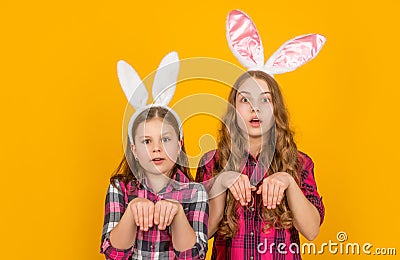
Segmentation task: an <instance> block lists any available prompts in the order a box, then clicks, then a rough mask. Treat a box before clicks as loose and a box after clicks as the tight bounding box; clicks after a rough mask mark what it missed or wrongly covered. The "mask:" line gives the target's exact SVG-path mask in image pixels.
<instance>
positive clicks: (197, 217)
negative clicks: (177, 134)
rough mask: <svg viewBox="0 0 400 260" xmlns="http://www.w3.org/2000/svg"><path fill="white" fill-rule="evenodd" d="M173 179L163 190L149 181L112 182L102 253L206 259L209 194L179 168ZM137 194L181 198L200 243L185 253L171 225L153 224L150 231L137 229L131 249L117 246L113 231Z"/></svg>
mask: <svg viewBox="0 0 400 260" xmlns="http://www.w3.org/2000/svg"><path fill="white" fill-rule="evenodd" d="M173 179H174V180H176V181H171V182H169V184H168V185H167V186H166V187H164V188H163V189H162V190H161V191H160V192H159V193H157V194H155V193H153V192H152V191H151V188H149V187H148V186H147V185H146V183H134V182H130V183H128V185H125V184H124V183H123V182H120V181H117V182H115V186H116V187H114V186H113V185H111V184H110V186H109V188H108V192H107V196H106V203H105V217H104V226H103V234H102V245H101V249H100V252H101V253H103V254H104V255H105V256H106V259H121V260H122V259H205V256H206V252H207V241H208V238H207V224H208V197H207V193H206V191H205V189H204V187H203V186H202V185H201V184H198V183H194V182H189V179H188V178H187V177H186V176H185V175H184V174H183V173H182V172H181V171H179V170H178V172H177V173H176V174H175V175H174V177H173ZM136 197H142V198H147V199H149V200H151V201H153V202H157V201H159V200H162V199H173V200H177V201H179V202H180V203H181V204H182V206H183V209H184V212H185V215H186V217H187V219H188V221H189V223H190V225H191V226H192V228H193V230H194V232H195V234H196V238H197V239H196V244H195V245H194V246H193V248H191V249H188V250H186V251H184V252H179V251H176V250H174V248H173V245H172V236H173V235H179V234H172V233H171V229H170V227H168V228H167V229H166V230H159V229H158V227H157V226H153V227H152V228H150V229H149V231H147V232H145V231H141V230H140V229H138V230H137V235H136V241H135V244H134V246H132V247H131V248H129V249H127V250H120V249H117V248H114V247H113V246H112V245H111V243H110V239H109V237H110V232H111V231H112V230H113V228H114V227H115V226H116V225H117V224H118V222H119V221H120V219H121V217H122V215H123V214H124V212H125V209H126V208H127V206H128V203H129V202H130V201H131V200H133V199H134V198H136Z"/></svg>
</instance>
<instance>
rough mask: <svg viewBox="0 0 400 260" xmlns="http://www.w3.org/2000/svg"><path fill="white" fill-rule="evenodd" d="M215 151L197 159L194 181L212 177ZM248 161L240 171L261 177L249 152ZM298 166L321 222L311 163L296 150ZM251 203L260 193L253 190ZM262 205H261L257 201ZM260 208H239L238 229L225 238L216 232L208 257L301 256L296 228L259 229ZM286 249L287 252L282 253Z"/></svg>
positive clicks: (260, 259) (261, 259)
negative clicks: (264, 230) (299, 164)
mask: <svg viewBox="0 0 400 260" xmlns="http://www.w3.org/2000/svg"><path fill="white" fill-rule="evenodd" d="M217 155H218V154H217V153H216V151H215V150H214V151H210V152H208V153H206V154H205V155H204V156H203V158H202V159H201V160H200V163H199V165H200V167H199V168H198V170H197V174H196V181H197V182H203V181H206V180H209V179H210V178H212V172H213V169H214V167H215V165H216V162H217V160H218V158H217V157H218V156H217ZM246 155H247V158H248V160H247V162H246V165H245V167H244V169H243V172H242V174H247V175H248V176H249V177H251V176H252V174H257V175H260V174H261V176H262V175H263V174H264V173H260V171H262V169H261V168H260V167H258V164H257V160H256V159H255V158H254V157H253V156H251V155H250V154H249V153H246ZM299 157H300V158H301V160H299V161H300V162H302V165H301V187H300V188H301V190H302V191H303V193H304V195H305V197H306V198H307V199H308V200H309V201H310V202H311V203H312V204H313V205H314V206H315V207H316V208H317V209H318V212H319V214H320V216H321V223H322V221H323V219H324V215H325V208H324V205H323V203H322V199H321V197H320V196H319V194H318V192H317V186H316V183H315V179H314V164H313V162H312V160H311V158H310V157H308V156H307V155H306V154H304V153H301V152H299ZM253 195H254V200H255V201H254V205H259V202H261V200H262V195H261V194H260V195H258V194H256V193H255V192H254V193H253ZM260 205H262V204H260ZM260 213H261V209H260V208H258V207H257V206H255V207H241V206H239V208H238V215H239V219H238V223H239V224H238V225H239V229H238V232H237V234H236V235H235V237H233V238H231V239H226V240H225V239H224V238H223V237H222V236H219V235H218V234H215V236H214V244H213V250H212V256H211V259H213V260H216V259H218V260H222V259H251V260H266V259H274V260H280V259H282V260H283V259H286V260H287V259H295V260H297V259H301V256H300V254H299V248H300V239H299V233H298V231H297V230H296V229H295V228H294V227H292V228H291V229H288V230H285V229H275V228H270V229H269V230H267V231H266V232H263V231H262V228H263V226H264V225H265V222H263V220H262V218H261V217H260ZM285 252H286V253H285Z"/></svg>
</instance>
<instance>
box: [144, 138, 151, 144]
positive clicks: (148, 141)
mask: <svg viewBox="0 0 400 260" xmlns="http://www.w3.org/2000/svg"><path fill="white" fill-rule="evenodd" d="M142 143H144V144H149V143H150V139H144V140H143V141H142Z"/></svg>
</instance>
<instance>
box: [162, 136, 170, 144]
mask: <svg viewBox="0 0 400 260" xmlns="http://www.w3.org/2000/svg"><path fill="white" fill-rule="evenodd" d="M168 141H171V138H169V137H163V138H162V139H161V142H163V143H166V142H168Z"/></svg>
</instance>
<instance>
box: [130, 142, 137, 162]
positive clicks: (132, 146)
mask: <svg viewBox="0 0 400 260" xmlns="http://www.w3.org/2000/svg"><path fill="white" fill-rule="evenodd" d="M130 148H131V151H132V154H133V156H134V157H135V159H136V157H137V154H136V146H135V145H134V144H130Z"/></svg>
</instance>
